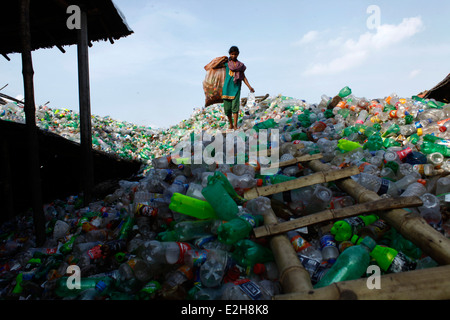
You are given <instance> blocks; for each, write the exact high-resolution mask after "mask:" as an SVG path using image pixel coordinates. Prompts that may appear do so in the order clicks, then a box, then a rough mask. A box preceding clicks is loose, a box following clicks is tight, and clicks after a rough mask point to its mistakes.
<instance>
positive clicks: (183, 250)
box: [175, 242, 192, 264]
mask: <svg viewBox="0 0 450 320" xmlns="http://www.w3.org/2000/svg"><path fill="white" fill-rule="evenodd" d="M177 244H178V247H179V248H180V256H179V257H178V260H177V262H175V264H183V263H184V254H185V253H186V252H187V251H188V250H190V249H192V248H191V246H190V245H189V243H186V242H177Z"/></svg>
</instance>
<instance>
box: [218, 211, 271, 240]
mask: <svg viewBox="0 0 450 320" xmlns="http://www.w3.org/2000/svg"><path fill="white" fill-rule="evenodd" d="M263 223H264V217H263V216H262V215H259V214H257V215H251V214H243V215H240V216H239V217H238V218H236V219H233V220H230V221H228V222H226V223H222V224H221V225H220V226H219V228H218V229H217V239H218V240H219V241H220V242H223V243H226V244H230V245H231V244H234V243H236V242H238V241H239V240H242V239H244V238H246V237H248V236H249V235H250V232H251V231H252V230H253V228H256V227H259V226H260V225H262V224H263Z"/></svg>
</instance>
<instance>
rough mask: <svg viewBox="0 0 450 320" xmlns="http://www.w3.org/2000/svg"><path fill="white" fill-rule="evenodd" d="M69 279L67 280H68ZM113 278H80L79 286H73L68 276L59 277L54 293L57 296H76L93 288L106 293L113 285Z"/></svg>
mask: <svg viewBox="0 0 450 320" xmlns="http://www.w3.org/2000/svg"><path fill="white" fill-rule="evenodd" d="M68 280H69V281H68ZM113 284H114V280H113V279H112V278H110V277H99V278H96V277H93V278H81V279H80V288H76V287H73V288H72V286H71V285H72V282H71V280H70V279H69V277H61V278H59V279H58V280H57V282H56V289H55V294H56V295H57V296H59V297H62V298H64V297H76V296H78V295H79V294H80V293H81V292H83V291H85V290H87V289H91V288H95V289H96V290H98V291H99V293H106V292H107V291H108V290H109V289H111V288H112V287H113Z"/></svg>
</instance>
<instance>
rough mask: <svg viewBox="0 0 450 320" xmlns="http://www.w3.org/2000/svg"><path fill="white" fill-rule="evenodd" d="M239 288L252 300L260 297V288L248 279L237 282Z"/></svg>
mask: <svg viewBox="0 0 450 320" xmlns="http://www.w3.org/2000/svg"><path fill="white" fill-rule="evenodd" d="M238 286H239V288H240V289H241V290H242V292H244V293H245V294H246V295H248V296H249V297H250V298H251V299H252V300H259V299H261V289H260V288H259V287H258V286H257V285H256V284H255V283H254V282H252V281H250V280H248V279H247V281H245V282H241V283H239V284H238Z"/></svg>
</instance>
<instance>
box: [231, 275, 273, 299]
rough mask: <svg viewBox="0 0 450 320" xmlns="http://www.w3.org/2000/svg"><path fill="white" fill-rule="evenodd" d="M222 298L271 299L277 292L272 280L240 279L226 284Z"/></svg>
mask: <svg viewBox="0 0 450 320" xmlns="http://www.w3.org/2000/svg"><path fill="white" fill-rule="evenodd" d="M224 287H225V288H224V291H223V294H222V300H271V299H272V296H273V295H274V294H276V293H277V290H276V288H275V287H274V284H273V282H272V281H265V282H263V281H261V282H259V283H256V282H254V281H251V280H250V279H239V280H236V281H233V282H229V283H227V284H225V285H224Z"/></svg>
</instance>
